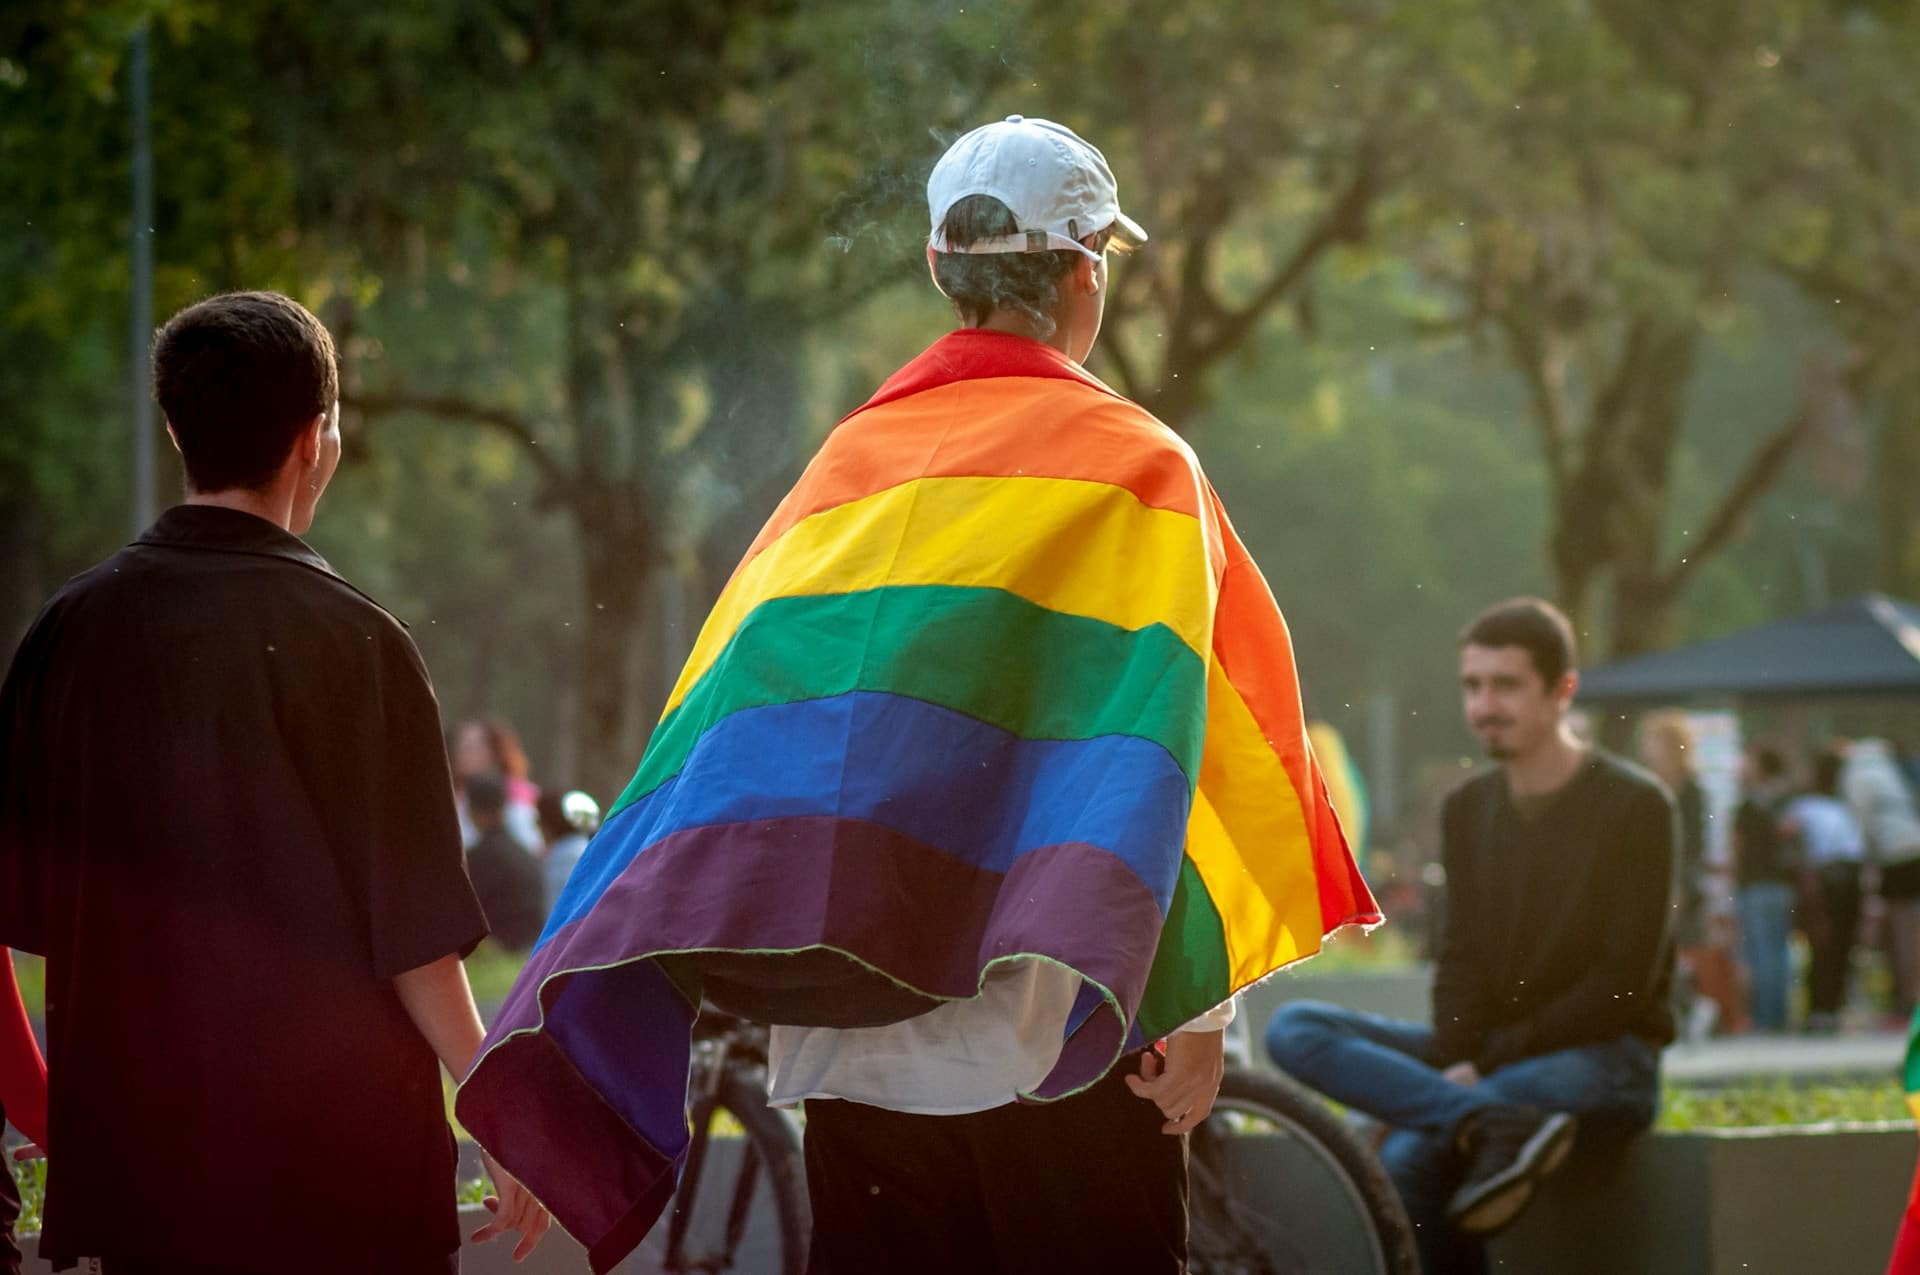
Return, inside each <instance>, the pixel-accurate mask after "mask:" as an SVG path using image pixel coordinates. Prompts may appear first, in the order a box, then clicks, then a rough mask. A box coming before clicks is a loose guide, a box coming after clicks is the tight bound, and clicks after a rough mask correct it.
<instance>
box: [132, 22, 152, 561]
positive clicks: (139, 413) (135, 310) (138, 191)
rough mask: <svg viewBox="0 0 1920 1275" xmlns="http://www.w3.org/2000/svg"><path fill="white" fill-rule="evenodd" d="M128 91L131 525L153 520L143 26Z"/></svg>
mask: <svg viewBox="0 0 1920 1275" xmlns="http://www.w3.org/2000/svg"><path fill="white" fill-rule="evenodd" d="M128 64H129V65H128V70H129V79H130V83H129V85H128V96H129V98H130V100H131V101H132V103H133V224H132V232H131V241H130V243H129V249H130V256H131V258H132V275H133V278H132V285H133V295H132V298H131V300H130V303H129V316H128V324H127V354H128V364H129V366H128V370H127V380H128V393H129V395H130V396H131V399H132V408H133V530H134V534H135V535H138V534H139V533H141V532H142V531H145V530H146V529H147V527H148V526H149V525H151V524H152V522H153V519H154V507H153V505H154V500H153V485H154V480H153V463H154V458H153V432H154V421H153V388H152V385H151V384H150V379H151V372H150V370H149V367H148V347H149V344H150V342H151V341H152V340H153V137H152V127H151V123H152V120H151V117H152V100H151V99H152V95H153V85H152V76H151V74H150V71H151V68H150V65H149V60H148V44H147V29H146V27H144V26H142V27H141V28H140V29H139V30H138V31H136V32H134V34H133V48H132V50H131V56H130V57H129V59H128Z"/></svg>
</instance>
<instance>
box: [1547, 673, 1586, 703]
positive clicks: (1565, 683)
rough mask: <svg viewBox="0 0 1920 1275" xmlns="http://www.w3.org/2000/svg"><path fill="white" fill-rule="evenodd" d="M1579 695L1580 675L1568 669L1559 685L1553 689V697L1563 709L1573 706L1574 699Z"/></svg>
mask: <svg viewBox="0 0 1920 1275" xmlns="http://www.w3.org/2000/svg"><path fill="white" fill-rule="evenodd" d="M1579 693H1580V674H1579V673H1578V672H1576V671H1574V670H1573V669H1568V670H1567V671H1566V672H1565V673H1563V674H1561V675H1560V682H1559V685H1557V686H1555V687H1554V688H1553V697H1554V698H1555V699H1557V700H1559V701H1560V705H1561V707H1563V708H1564V707H1567V706H1569V705H1571V704H1572V703H1573V697H1574V696H1576V695H1578V694H1579Z"/></svg>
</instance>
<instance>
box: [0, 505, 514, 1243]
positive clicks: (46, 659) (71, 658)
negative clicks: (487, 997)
mask: <svg viewBox="0 0 1920 1275" xmlns="http://www.w3.org/2000/svg"><path fill="white" fill-rule="evenodd" d="M442 738H443V737H442V735H441V729H440V720H439V711H438V707H437V705H436V703H435V701H434V697H433V691H432V688H431V687H430V685H429V683H428V681H427V675H426V671H425V669H424V667H423V666H422V664H421V662H420V657H419V654H418V652H417V651H416V650H415V649H414V645H413V642H412V640H411V639H410V638H409V637H408V636H407V634H406V631H405V629H404V628H403V627H402V626H401V625H400V624H399V623H398V622H397V621H396V620H394V619H393V618H392V617H391V616H389V615H388V614H387V613H386V612H385V611H383V610H381V609H380V608H379V607H378V606H376V605H374V604H373V603H372V602H370V601H369V600H367V599H366V598H365V597H363V596H362V595H361V594H359V593H358V592H356V591H355V590H354V589H353V588H352V587H351V586H349V585H348V584H346V582H345V581H343V580H341V579H340V577H339V576H337V575H335V574H334V573H333V571H332V569H331V568H329V567H328V566H327V564H326V562H325V561H324V560H323V559H321V557H320V556H319V555H318V554H316V553H314V552H313V551H312V550H311V549H310V548H308V547H307V546H306V545H305V544H304V543H303V542H302V541H300V540H299V539H297V538H295V537H294V536H292V535H290V534H288V533H287V532H285V531H283V530H281V529H280V528H279V527H277V526H275V525H273V524H272V523H269V522H266V521H264V520H262V519H259V518H255V517H253V516H251V515H248V514H245V513H240V512H237V511H234V510H228V509H221V508H212V507H206V506H181V507H178V508H175V509H171V510H169V511H168V512H167V513H166V514H164V515H163V516H162V517H161V518H160V520H159V522H157V523H156V524H155V525H154V526H153V528H152V529H151V530H149V531H148V532H147V533H146V534H145V535H143V536H142V537H141V538H140V539H139V540H138V541H137V542H135V543H134V544H132V545H130V546H128V547H127V548H126V549H124V550H122V551H121V552H119V553H118V554H116V555H114V556H113V557H112V558H110V559H108V560H107V561H106V562H104V563H102V564H100V565H99V566H97V567H95V568H94V569H93V570H91V571H89V572H87V573H85V574H84V575H81V576H78V577H76V578H75V579H74V580H72V581H70V582H69V583H68V584H67V585H66V587H65V588H63V589H62V590H61V591H60V592H59V593H58V594H57V595H56V596H55V597H54V598H53V600H52V601H51V602H49V603H48V604H47V607H46V608H45V610H43V611H42V612H41V614H40V616H39V618H38V619H37V620H36V621H35V622H34V624H33V627H32V628H31V629H30V630H29V631H28V634H27V636H26V638H25V640H24V641H23V642H22V643H21V646H20V648H19V650H18V651H17V652H16V653H15V656H14V660H13V664H12V668H11V670H10V671H9V673H8V675H7V680H6V683H5V686H4V689H0V944H5V945H11V946H14V947H19V948H23V949H25V950H27V951H33V952H40V953H43V954H45V955H46V957H47V958H48V964H47V1027H48V1034H49V1042H48V1043H49V1058H48V1067H49V1075H50V1080H51V1093H50V1098H51V1110H50V1112H49V1132H48V1136H49V1139H50V1142H51V1148H50V1149H51V1151H52V1157H51V1159H50V1161H49V1168H50V1174H49V1181H48V1199H47V1210H46V1229H45V1231H44V1233H43V1236H42V1252H43V1253H44V1254H45V1255H46V1256H48V1257H50V1258H52V1259H54V1260H55V1261H56V1262H60V1261H67V1260H71V1259H74V1258H77V1257H83V1256H86V1257H91V1256H98V1257H104V1258H108V1259H112V1258H116V1257H117V1258H122V1259H125V1260H129V1261H132V1260H138V1259H147V1260H159V1261H177V1262H179V1263H181V1268H182V1269H192V1268H195V1264H196V1263H198V1264H201V1265H204V1266H207V1267H246V1266H247V1264H248V1263H249V1262H251V1261H258V1260H260V1259H261V1257H262V1255H266V1254H271V1255H272V1258H271V1265H272V1269H274V1270H276V1271H290V1272H306V1271H339V1270H358V1269H372V1268H371V1267H368V1266H366V1265H364V1263H365V1262H366V1261H367V1260H368V1257H369V1255H370V1254H378V1255H380V1257H379V1261H380V1269H382V1270H392V1271H395V1272H405V1271H409V1270H416V1269H418V1270H432V1269H439V1270H444V1269H445V1268H446V1254H447V1253H448V1252H450V1251H452V1250H453V1249H455V1248H457V1247H458V1244H459V1235H458V1232H457V1227H456V1220H455V1213H454V1202H453V1189H454V1186H453V1176H454V1158H453V1146H452V1137H451V1134H450V1132H449V1130H448V1128H447V1123H446V1117H445V1109H444V1106H443V1102H442V1092H441V1083H440V1076H439V1070H438V1063H437V1061H436V1060H435V1058H434V1055H433V1053H432V1051H431V1049H430V1048H429V1047H428V1045H427V1044H426V1042H425V1041H424V1040H423V1039H422V1038H421V1036H420V1034H419V1033H418V1031H417V1030H416V1029H415V1028H414V1027H413V1024H412V1022H411V1020H409V1018H408V1017H407V1014H406V1012H405V1010H404V1009H403V1008H402V1006H401V1005H400V1002H399V1000H398V998H397V996H396V995H395V993H394V991H393V988H392V983H391V980H392V978H393V976H394V975H396V974H399V973H401V972H403V971H405V970H408V969H412V968H414V967H416V966H420V965H424V964H427V963H429V962H431V961H434V960H436V959H438V958H440V957H442V956H446V955H448V954H450V953H456V952H457V953H462V954H464V953H465V952H467V951H470V950H471V949H472V947H473V945H474V944H475V943H477V942H478V941H479V940H480V939H481V938H482V937H483V936H484V935H485V932H486V929H485V923H484V921H483V919H482V917H481V913H480V910H479V907H478V904H477V903H476V902H475V900H474V896H473V891H472V888H471V886H470V885H469V883H468V880H467V876H466V871H465V867H464V864H463V861H462V856H461V846H460V833H459V826H458V820H457V816H456V815H455V811H454V803H453V792H452V784H451V780H450V777H449V775H448V768H447V759H446V750H445V747H444V745H443V743H442Z"/></svg>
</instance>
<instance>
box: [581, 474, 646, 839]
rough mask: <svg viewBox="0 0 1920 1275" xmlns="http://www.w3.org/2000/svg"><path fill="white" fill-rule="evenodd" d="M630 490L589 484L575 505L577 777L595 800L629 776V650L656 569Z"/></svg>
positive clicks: (633, 699) (632, 708)
mask: <svg viewBox="0 0 1920 1275" xmlns="http://www.w3.org/2000/svg"><path fill="white" fill-rule="evenodd" d="M638 501H639V497H638V495H637V494H635V493H627V492H623V491H621V490H619V489H617V488H611V489H610V488H609V487H608V486H607V485H605V484H591V483H590V484H589V486H588V489H587V491H586V492H585V493H584V494H583V495H582V497H581V499H580V501H579V502H578V504H577V506H576V510H575V534H576V535H577V537H578V539H579V544H580V566H581V572H580V577H581V583H582V584H583V585H584V587H585V591H586V596H585V602H586V612H585V624H584V625H583V627H582V630H581V634H580V676H579V702H578V705H577V709H576V713H575V718H574V721H575V734H574V738H575V740H576V748H577V752H576V757H577V763H578V770H579V775H580V782H581V783H582V784H584V785H585V786H586V789H587V791H589V792H591V793H593V795H594V796H595V797H598V798H599V799H600V801H601V803H602V804H603V805H605V804H607V803H609V802H611V801H612V800H613V799H614V798H615V797H617V796H618V795H619V793H620V790H621V789H622V788H623V787H625V786H626V782H627V780H628V779H630V778H631V777H632V776H633V771H634V768H635V767H636V766H637V765H638V764H639V762H640V758H639V755H638V753H637V752H635V751H634V749H633V746H632V744H631V742H630V741H631V738H632V732H631V725H632V722H633V720H634V715H635V714H636V712H639V711H640V710H641V705H640V704H639V703H638V702H637V698H638V697H637V695H636V690H637V688H636V686H635V684H634V679H633V668H634V660H633V653H634V650H635V648H636V647H637V646H639V645H641V644H642V643H644V641H645V634H646V632H647V618H648V614H649V610H650V607H651V599H652V589H653V574H654V571H655V568H656V563H655V556H656V555H655V553H654V544H653V535H652V529H651V527H650V526H649V525H648V523H647V521H646V519H645V518H644V516H642V515H640V513H639V511H638V510H637V508H634V506H636V505H637V503H638Z"/></svg>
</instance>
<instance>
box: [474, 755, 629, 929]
mask: <svg viewBox="0 0 1920 1275" xmlns="http://www.w3.org/2000/svg"><path fill="white" fill-rule="evenodd" d="M447 756H448V757H449V758H450V759H451V761H452V764H453V782H454V796H455V802H456V805H457V806H458V808H459V811H460V834H461V839H462V840H463V841H464V842H465V844H466V848H467V872H468V875H469V876H471V877H472V878H473V889H474V893H475V894H476V895H478V896H479V899H480V906H481V908H482V910H484V911H485V912H486V915H487V926H488V928H489V929H490V930H491V931H492V936H493V940H494V941H495V942H497V943H499V944H500V945H502V946H503V947H506V948H507V949H509V950H510V951H515V952H524V951H526V950H527V949H529V948H531V947H532V946H533V945H534V942H535V941H536V940H537V939H538V938H539V937H540V931H541V929H542V928H543V927H544V926H545V925H546V921H547V916H548V914H550V913H551V912H552V911H553V905H554V904H555V903H556V902H557V901H558V900H559V898H560V892H561V891H562V890H563V889H565V888H566V884H567V878H568V877H569V876H570V875H572V873H573V867H574V865H575V864H576V863H578V862H579V861H580V855H581V852H582V851H584V850H585V849H586V846H587V838H589V837H591V836H592V835H593V833H594V830H595V829H597V828H598V827H599V826H600V806H599V803H598V802H596V801H595V800H594V799H593V797H592V796H591V795H589V794H588V793H586V792H583V791H581V790H579V789H577V788H575V789H559V788H550V789H546V790H542V789H541V787H540V786H539V785H538V784H536V783H534V782H533V779H532V776H531V774H530V769H531V768H530V767H529V766H528V764H527V754H526V750H525V749H524V748H522V747H521V745H520V737H519V736H518V735H517V734H515V733H514V730H513V728H512V727H511V726H509V725H508V724H507V723H506V722H504V721H502V720H500V719H499V718H496V717H476V718H469V719H467V720H465V721H463V722H461V723H459V724H458V725H457V726H455V727H454V728H453V730H452V731H451V732H450V733H449V735H448V738H447Z"/></svg>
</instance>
